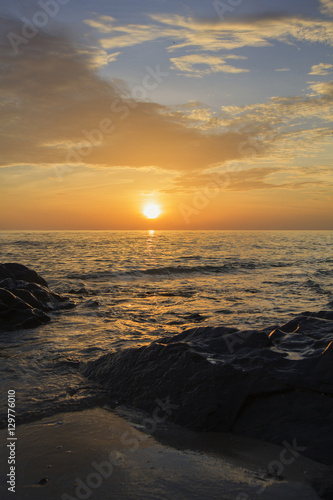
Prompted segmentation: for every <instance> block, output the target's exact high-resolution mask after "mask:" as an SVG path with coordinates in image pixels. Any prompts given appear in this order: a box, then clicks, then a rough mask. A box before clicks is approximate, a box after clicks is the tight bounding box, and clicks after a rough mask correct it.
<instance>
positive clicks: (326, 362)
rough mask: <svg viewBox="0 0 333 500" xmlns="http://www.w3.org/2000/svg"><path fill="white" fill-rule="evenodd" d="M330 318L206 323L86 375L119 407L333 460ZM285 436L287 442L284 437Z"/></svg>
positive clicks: (110, 359)
mask: <svg viewBox="0 0 333 500" xmlns="http://www.w3.org/2000/svg"><path fill="white" fill-rule="evenodd" d="M332 341H333V318H332V315H331V314H329V313H328V311H321V312H319V313H304V314H302V315H299V316H297V317H296V318H294V319H293V320H292V321H289V322H288V323H287V324H286V325H284V326H281V327H279V328H274V330H273V331H270V330H269V329H267V328H266V329H264V330H260V331H256V330H248V331H243V332H241V331H239V330H237V329H234V328H225V327H217V328H212V327H200V328H192V329H189V330H185V331H184V332H181V333H180V334H178V335H174V336H170V337H165V338H163V339H159V340H157V341H154V342H152V343H151V344H150V345H148V346H144V347H140V348H130V349H125V350H123V351H120V352H111V353H109V354H106V355H104V356H102V357H101V358H99V359H97V360H94V361H91V362H88V363H87V364H86V365H85V366H84V367H83V368H82V370H83V373H84V374H85V375H86V376H87V377H88V378H90V379H94V380H97V381H98V382H100V383H101V384H103V385H105V386H107V388H108V390H109V393H110V395H111V396H112V397H113V398H117V399H118V400H119V401H120V403H121V404H127V405H131V406H134V407H137V408H139V409H142V410H145V411H147V412H149V413H151V414H154V411H155V410H156V408H157V401H161V400H162V401H164V400H166V401H169V403H170V405H171V406H170V408H171V409H172V411H171V410H170V411H169V418H170V419H171V420H172V421H174V422H175V423H177V424H180V425H184V426H186V427H189V428H191V429H195V430H210V431H223V432H225V431H227V432H230V431H231V432H234V433H236V434H243V435H246V436H250V437H255V438H259V439H264V440H266V441H270V442H272V443H275V444H279V445H282V446H287V445H288V446H291V447H293V446H294V448H293V449H294V453H295V456H297V453H298V454H299V453H301V454H303V455H305V456H308V457H310V458H312V459H315V460H317V461H320V462H323V463H325V464H332V463H333V419H332V415H333V398H332V394H333V342H332ZM286 443H287V444H286Z"/></svg>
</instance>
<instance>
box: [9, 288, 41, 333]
mask: <svg viewBox="0 0 333 500" xmlns="http://www.w3.org/2000/svg"><path fill="white" fill-rule="evenodd" d="M0 319H1V329H6V330H13V329H15V330H16V329H19V328H34V327H36V326H40V325H42V324H44V323H47V322H48V321H50V317H49V316H47V315H46V314H45V313H44V312H43V311H41V310H40V309H36V308H34V307H31V306H30V305H29V304H27V303H26V302H24V301H23V300H21V299H20V298H19V297H17V296H16V295H14V294H13V293H11V292H10V291H9V290H6V289H5V288H0Z"/></svg>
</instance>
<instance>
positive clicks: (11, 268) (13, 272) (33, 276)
mask: <svg viewBox="0 0 333 500" xmlns="http://www.w3.org/2000/svg"><path fill="white" fill-rule="evenodd" d="M2 268H5V272H7V273H10V274H9V275H7V276H6V275H5V276H3V275H2V272H3V270H2ZM2 276H3V277H4V278H14V279H16V280H23V281H27V282H28V283H38V284H39V285H43V286H46V287H47V286H48V285H47V283H46V281H45V280H44V278H42V277H41V276H39V274H37V273H36V271H33V270H32V269H29V268H28V267H26V266H23V265H22V264H16V263H9V264H2V265H1V268H0V277H2Z"/></svg>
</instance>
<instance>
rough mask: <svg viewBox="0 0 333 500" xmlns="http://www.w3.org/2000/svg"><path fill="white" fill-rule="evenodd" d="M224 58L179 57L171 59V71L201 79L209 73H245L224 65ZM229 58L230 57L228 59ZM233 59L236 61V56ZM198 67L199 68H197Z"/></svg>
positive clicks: (194, 55) (198, 55) (202, 55)
mask: <svg viewBox="0 0 333 500" xmlns="http://www.w3.org/2000/svg"><path fill="white" fill-rule="evenodd" d="M227 58H228V56H226V57H223V56H222V57H219V56H212V55H208V54H188V55H185V56H180V57H173V58H171V59H170V61H171V62H172V66H171V69H178V70H180V71H182V72H183V73H185V74H186V75H187V76H195V77H199V78H201V77H202V76H204V75H209V74H210V73H220V72H222V73H246V72H249V70H248V69H242V68H236V67H235V66H230V65H229V64H226V59H227ZM229 58H230V57H229ZM233 58H235V59H238V57H237V56H233ZM198 66H199V67H198Z"/></svg>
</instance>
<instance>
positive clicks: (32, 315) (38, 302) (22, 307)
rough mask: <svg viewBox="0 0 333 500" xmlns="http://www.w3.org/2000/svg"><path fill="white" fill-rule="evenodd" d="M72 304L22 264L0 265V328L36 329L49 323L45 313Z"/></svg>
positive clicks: (69, 307) (66, 307) (65, 307)
mask: <svg viewBox="0 0 333 500" xmlns="http://www.w3.org/2000/svg"><path fill="white" fill-rule="evenodd" d="M73 307H75V303H74V302H73V301H72V300H70V299H68V298H67V297H63V296H61V295H58V294H57V293H54V292H52V291H51V290H50V289H49V288H48V284H47V282H46V281H45V280H44V278H42V277H41V276H40V275H39V274H38V273H36V271H33V270H31V269H29V268H28V267H26V266H23V265H22V264H17V263H7V264H0V331H4V330H5V331H13V330H18V329H21V328H23V329H25V328H35V327H37V326H40V325H43V324H45V323H48V322H49V321H50V320H51V318H50V316H49V315H48V314H46V313H47V312H50V311H56V310H58V309H71V308H73Z"/></svg>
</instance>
